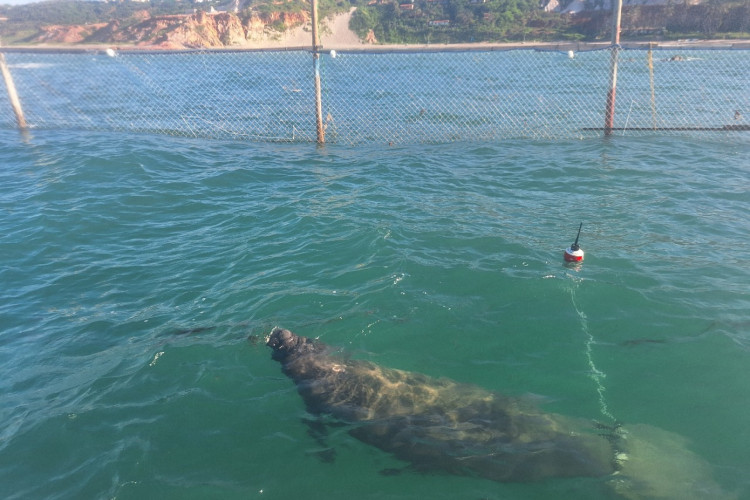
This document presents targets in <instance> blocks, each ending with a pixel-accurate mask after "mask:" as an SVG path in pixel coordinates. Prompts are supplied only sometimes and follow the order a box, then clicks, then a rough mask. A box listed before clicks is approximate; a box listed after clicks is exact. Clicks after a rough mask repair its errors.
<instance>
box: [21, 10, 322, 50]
mask: <svg viewBox="0 0 750 500" xmlns="http://www.w3.org/2000/svg"><path fill="white" fill-rule="evenodd" d="M307 22H309V14H308V13H307V12H300V13H293V14H290V13H283V12H274V13H270V14H268V15H264V16H259V15H257V14H254V15H252V16H251V17H250V18H248V19H246V20H245V22H243V21H242V20H241V19H240V18H239V17H238V16H237V15H236V14H232V13H229V12H216V13H206V12H198V13H195V14H190V15H170V16H155V17H149V16H148V14H146V15H145V16H143V15H141V16H140V17H139V18H136V19H135V22H133V23H130V24H127V25H125V24H124V23H121V22H120V21H112V22H110V23H107V24H97V25H86V26H46V27H44V28H42V30H41V32H40V33H39V35H37V36H36V37H35V38H34V41H35V42H38V43H111V44H125V43H128V44H131V43H132V44H136V45H139V46H153V47H158V48H164V49H196V48H222V47H252V45H253V44H254V43H257V42H261V41H264V40H268V39H271V38H273V37H275V36H276V37H277V36H280V35H281V32H279V31H276V30H277V29H279V28H283V29H285V30H288V29H292V28H294V27H296V26H299V25H302V24H305V23H307Z"/></svg>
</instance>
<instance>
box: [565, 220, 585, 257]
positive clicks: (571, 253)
mask: <svg viewBox="0 0 750 500" xmlns="http://www.w3.org/2000/svg"><path fill="white" fill-rule="evenodd" d="M582 227H583V222H581V225H580V226H578V234H577V235H576V240H575V241H574V242H573V244H572V245H570V246H569V247H568V248H566V249H565V252H564V253H563V258H564V259H565V262H581V261H582V260H583V250H582V249H581V247H579V246H578V238H579V237H580V236H581V228H582Z"/></svg>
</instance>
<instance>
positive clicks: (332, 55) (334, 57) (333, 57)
mask: <svg viewBox="0 0 750 500" xmlns="http://www.w3.org/2000/svg"><path fill="white" fill-rule="evenodd" d="M331 59H336V51H335V50H332V51H331Z"/></svg>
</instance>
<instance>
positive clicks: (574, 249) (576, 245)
mask: <svg viewBox="0 0 750 500" xmlns="http://www.w3.org/2000/svg"><path fill="white" fill-rule="evenodd" d="M582 227H583V222H581V224H580V225H579V226H578V234H577V235H576V240H575V241H574V242H573V244H572V245H570V249H571V250H573V251H574V252H575V251H576V250H578V249H579V248H581V247H579V246H578V238H579V237H580V236H581V228H582Z"/></svg>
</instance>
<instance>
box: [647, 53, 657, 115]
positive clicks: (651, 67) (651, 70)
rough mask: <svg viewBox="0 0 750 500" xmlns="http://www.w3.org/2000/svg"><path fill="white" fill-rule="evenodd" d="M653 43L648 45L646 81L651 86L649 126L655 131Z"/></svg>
mask: <svg viewBox="0 0 750 500" xmlns="http://www.w3.org/2000/svg"><path fill="white" fill-rule="evenodd" d="M653 49H654V43H653V42H650V43H649V44H648V80H649V84H650V85H651V126H652V127H654V130H656V92H655V91H654V50H653Z"/></svg>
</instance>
